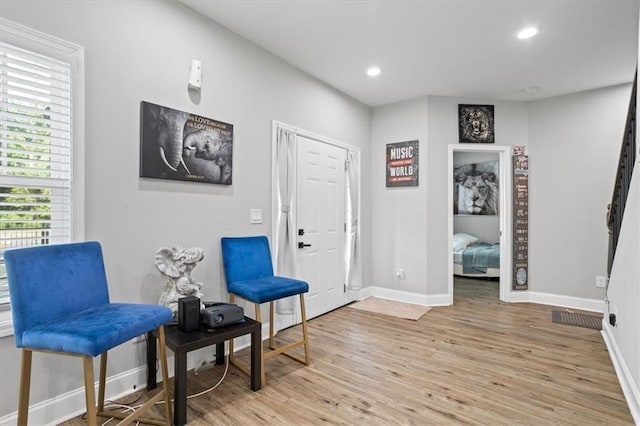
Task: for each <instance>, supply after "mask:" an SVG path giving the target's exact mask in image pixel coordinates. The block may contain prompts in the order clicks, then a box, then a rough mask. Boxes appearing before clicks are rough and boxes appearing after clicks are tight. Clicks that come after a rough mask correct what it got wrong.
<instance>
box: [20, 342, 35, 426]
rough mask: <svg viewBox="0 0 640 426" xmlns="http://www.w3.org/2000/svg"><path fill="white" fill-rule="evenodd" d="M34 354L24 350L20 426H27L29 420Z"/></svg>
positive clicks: (21, 371) (21, 373)
mask: <svg viewBox="0 0 640 426" xmlns="http://www.w3.org/2000/svg"><path fill="white" fill-rule="evenodd" d="M32 357H33V352H32V351H31V350H29V349H22V368H21V370H20V400H19V402H18V426H27V421H28V419H29V390H30V388H31V359H32Z"/></svg>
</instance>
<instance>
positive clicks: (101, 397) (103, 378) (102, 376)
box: [98, 352, 107, 412]
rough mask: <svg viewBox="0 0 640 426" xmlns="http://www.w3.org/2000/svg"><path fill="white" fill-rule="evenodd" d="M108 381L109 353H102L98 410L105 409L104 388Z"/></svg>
mask: <svg viewBox="0 0 640 426" xmlns="http://www.w3.org/2000/svg"><path fill="white" fill-rule="evenodd" d="M106 381H107V353H106V352H103V353H102V354H101V355H100V379H99V381H98V412H101V411H104V388H105V386H106Z"/></svg>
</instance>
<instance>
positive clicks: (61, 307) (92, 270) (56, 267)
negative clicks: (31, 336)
mask: <svg viewBox="0 0 640 426" xmlns="http://www.w3.org/2000/svg"><path fill="white" fill-rule="evenodd" d="M4 260H5V264H6V268H7V277H8V280H9V297H10V298H11V312H12V314H13V329H14V332H15V340H16V345H17V346H18V347H21V346H22V333H23V332H24V331H25V330H28V329H30V328H31V327H35V326H37V325H39V324H43V323H46V322H49V321H54V320H55V319H57V318H62V317H65V316H67V315H71V314H74V313H76V312H80V311H83V310H85V309H88V308H91V307H94V306H101V305H104V304H107V303H109V291H108V288H107V277H106V274H105V270H104V262H103V260H102V248H101V247H100V243H97V242H83V243H70V244H53V245H46V246H36V247H26V248H18V249H11V250H7V251H6V252H5V253H4Z"/></svg>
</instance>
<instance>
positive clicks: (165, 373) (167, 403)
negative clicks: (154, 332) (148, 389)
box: [158, 325, 173, 426]
mask: <svg viewBox="0 0 640 426" xmlns="http://www.w3.org/2000/svg"><path fill="white" fill-rule="evenodd" d="M158 345H159V346H160V369H161V370H162V392H163V393H164V414H165V417H166V419H167V426H171V425H172V424H173V414H172V413H171V398H170V395H169V367H168V366H167V346H166V345H165V338H164V326H162V325H161V326H160V327H158Z"/></svg>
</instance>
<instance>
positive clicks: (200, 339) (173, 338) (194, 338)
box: [164, 317, 262, 351]
mask: <svg viewBox="0 0 640 426" xmlns="http://www.w3.org/2000/svg"><path fill="white" fill-rule="evenodd" d="M261 327H262V325H261V323H259V322H257V321H255V320H253V319H251V318H249V317H244V321H242V322H239V323H235V324H230V325H225V326H223V327H217V328H212V329H207V328H205V327H203V326H200V328H199V329H198V330H194V331H189V332H183V331H180V329H179V328H178V326H177V325H168V326H165V327H164V330H165V331H164V333H165V339H166V344H167V346H168V347H169V348H170V349H171V350H173V351H175V350H185V351H192V350H194V349H199V348H202V347H204V346H209V345H213V344H215V343H221V342H224V341H226V340H229V339H232V338H234V337H238V336H243V335H245V334H249V333H255V332H260V331H261Z"/></svg>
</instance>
